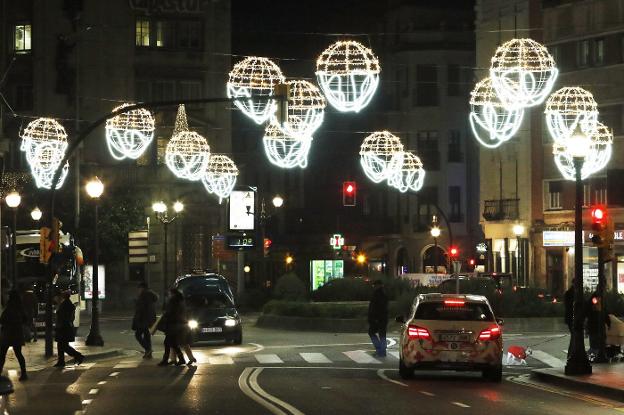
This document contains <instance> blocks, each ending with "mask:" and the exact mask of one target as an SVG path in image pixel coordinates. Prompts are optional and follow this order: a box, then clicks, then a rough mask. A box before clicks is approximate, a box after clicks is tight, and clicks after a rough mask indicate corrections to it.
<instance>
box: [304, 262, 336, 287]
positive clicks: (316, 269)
mask: <svg viewBox="0 0 624 415" xmlns="http://www.w3.org/2000/svg"><path fill="white" fill-rule="evenodd" d="M342 277H344V261H343V260H342V259H327V260H326V259H315V260H312V261H310V282H311V284H310V286H311V287H312V291H315V290H318V289H319V288H320V287H322V286H323V285H325V284H326V283H328V282H329V281H331V280H333V279H336V278H342Z"/></svg>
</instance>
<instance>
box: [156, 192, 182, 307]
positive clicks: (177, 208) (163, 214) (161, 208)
mask: <svg viewBox="0 0 624 415" xmlns="http://www.w3.org/2000/svg"><path fill="white" fill-rule="evenodd" d="M152 209H153V210H154V213H155V214H156V218H157V219H158V220H159V221H160V223H162V224H163V227H164V232H165V253H164V260H163V293H162V296H163V308H164V307H165V304H166V300H167V288H168V287H169V283H168V278H167V276H168V273H169V270H168V259H169V257H168V244H167V236H168V234H169V232H168V229H167V228H168V226H169V224H170V223H171V222H173V221H175V220H176V219H177V218H178V214H179V213H181V212H182V211H183V210H184V204H183V203H182V202H180V201H176V202H175V203H174V204H173V212H174V214H173V215H172V216H169V214H168V213H167V212H168V209H167V205H166V204H165V202H163V201H162V200H160V201H158V202H154V203H153V204H152ZM176 255H177V252H176Z"/></svg>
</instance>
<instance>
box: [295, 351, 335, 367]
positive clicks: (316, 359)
mask: <svg viewBox="0 0 624 415" xmlns="http://www.w3.org/2000/svg"><path fill="white" fill-rule="evenodd" d="M299 356H301V357H302V358H303V360H305V361H306V362H308V363H316V364H319V363H331V362H332V361H331V360H329V359H328V358H327V357H325V355H324V354H323V353H299Z"/></svg>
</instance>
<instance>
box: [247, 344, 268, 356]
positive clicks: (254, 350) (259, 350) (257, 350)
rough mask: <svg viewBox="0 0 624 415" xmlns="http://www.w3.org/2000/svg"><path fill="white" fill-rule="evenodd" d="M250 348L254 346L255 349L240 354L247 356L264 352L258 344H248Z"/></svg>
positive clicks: (262, 347)
mask: <svg viewBox="0 0 624 415" xmlns="http://www.w3.org/2000/svg"><path fill="white" fill-rule="evenodd" d="M249 344H251V345H252V346H255V347H256V348H255V349H253V350H249V351H245V352H241V354H248V353H258V352H261V351H263V350H264V346H263V345H261V344H258V343H249Z"/></svg>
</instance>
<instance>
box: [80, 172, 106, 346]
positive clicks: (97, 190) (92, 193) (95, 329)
mask: <svg viewBox="0 0 624 415" xmlns="http://www.w3.org/2000/svg"><path fill="white" fill-rule="evenodd" d="M85 189H86V191H87V194H88V195H89V197H90V198H91V199H93V204H94V208H95V214H94V221H93V272H92V275H91V286H92V291H91V292H92V294H91V329H90V330H89V335H88V336H87V339H86V340H85V344H86V345H87V346H104V339H102V335H101V334H100V310H99V307H98V303H99V300H100V284H99V281H98V279H99V272H98V265H99V261H98V259H99V252H98V251H99V248H100V246H99V245H100V244H99V235H98V205H99V201H100V196H102V193H104V183H102V182H101V181H100V179H98V178H97V177H94V178H93V179H91V180H89V181H88V182H87V185H86V186H85Z"/></svg>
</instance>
